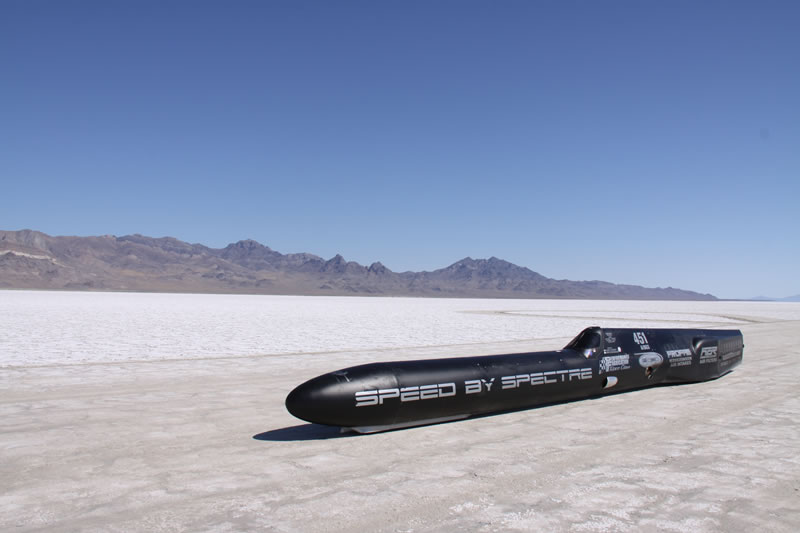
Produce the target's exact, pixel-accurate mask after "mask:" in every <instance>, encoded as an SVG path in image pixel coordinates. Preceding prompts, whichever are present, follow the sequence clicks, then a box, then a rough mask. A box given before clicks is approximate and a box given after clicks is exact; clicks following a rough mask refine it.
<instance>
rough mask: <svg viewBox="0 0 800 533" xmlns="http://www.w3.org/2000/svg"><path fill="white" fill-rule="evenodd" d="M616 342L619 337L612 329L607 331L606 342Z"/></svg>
mask: <svg viewBox="0 0 800 533" xmlns="http://www.w3.org/2000/svg"><path fill="white" fill-rule="evenodd" d="M615 342H617V338H616V337H615V336H614V334H613V333H612V332H610V331H606V344H614V343H615Z"/></svg>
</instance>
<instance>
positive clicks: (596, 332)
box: [564, 326, 603, 357]
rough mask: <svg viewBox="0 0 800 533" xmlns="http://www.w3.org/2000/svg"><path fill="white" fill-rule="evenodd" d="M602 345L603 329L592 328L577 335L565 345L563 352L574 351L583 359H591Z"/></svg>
mask: <svg viewBox="0 0 800 533" xmlns="http://www.w3.org/2000/svg"><path fill="white" fill-rule="evenodd" d="M602 344H603V329H602V328H600V327H599V326H592V327H590V328H586V329H585V330H583V331H581V332H580V333H578V336H577V337H575V338H574V339H572V340H571V341H570V342H569V344H567V345H566V346H565V347H564V349H565V350H575V351H576V352H578V353H580V354H582V355H583V356H584V357H592V356H594V355H595V354H596V353H597V351H598V350H599V348H600V346H601V345H602Z"/></svg>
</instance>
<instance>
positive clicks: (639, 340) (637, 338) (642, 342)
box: [633, 331, 650, 350]
mask: <svg viewBox="0 0 800 533" xmlns="http://www.w3.org/2000/svg"><path fill="white" fill-rule="evenodd" d="M633 342H635V343H636V344H638V345H639V347H640V348H641V349H642V350H649V349H650V343H648V342H647V336H646V335H645V334H644V332H642V331H636V332H634V333H633Z"/></svg>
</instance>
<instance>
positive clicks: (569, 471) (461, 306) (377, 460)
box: [0, 291, 800, 533]
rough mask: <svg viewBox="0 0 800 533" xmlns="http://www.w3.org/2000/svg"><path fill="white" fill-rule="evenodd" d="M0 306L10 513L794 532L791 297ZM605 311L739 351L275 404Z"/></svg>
mask: <svg viewBox="0 0 800 533" xmlns="http://www.w3.org/2000/svg"><path fill="white" fill-rule="evenodd" d="M0 321H1V322H0V324H2V328H3V329H2V330H0V357H1V358H2V361H3V365H4V366H2V367H0V480H2V483H1V484H0V486H2V490H0V531H15V532H20V533H45V532H50V531H82V532H98V533H100V532H102V533H109V532H112V533H113V532H119V533H130V532H139V531H141V532H148V533H151V532H154V531H155V532H174V531H209V532H211V531H213V532H239V531H265V532H273V533H294V532H298V531H302V532H307V533H329V532H342V533H350V532H353V531H375V532H385V533H396V532H400V531H403V532H413V533H434V532H436V533H438V532H441V531H469V532H472V531H475V532H481V533H493V532H496V531H527V532H539V531H552V532H564V533H573V532H574V533H583V532H608V533H613V532H638V531H654V532H663V533H674V532H692V533H697V532H708V533H712V532H725V533H730V532H742V533H750V532H752V531H770V532H778V533H796V532H797V531H800V459H798V458H800V425H799V424H797V420H798V418H800V398H799V397H798V394H797V388H798V387H797V384H798V383H800V365H797V364H796V362H797V360H798V358H800V347H798V343H797V332H798V331H800V329H799V328H800V304H775V303H751V302H734V303H729V302H716V303H694V302H607V301H602V302H587V301H563V300H560V301H544V300H536V301H518V300H415V299H394V298H367V299H364V298H295V297H264V296H255V297H248V296H199V295H166V294H164V295H160V294H99V293H46V292H16V291H0ZM590 324H598V325H606V326H642V325H647V326H653V327H655V326H670V325H675V326H679V327H705V326H709V327H735V328H739V329H741V330H742V332H743V334H744V339H745V351H744V362H743V363H742V365H740V366H738V367H736V369H735V370H734V371H733V372H732V373H730V374H728V375H726V376H723V377H722V378H720V379H717V380H713V381H709V382H704V383H696V384H686V385H680V386H666V387H655V388H648V389H644V390H639V391H632V392H626V393H623V394H610V395H608V396H602V397H599V398H594V399H589V400H583V401H577V402H568V403H562V404H557V405H552V406H547V407H542V408H537V409H529V410H524V411H517V412H511V413H503V414H498V415H496V416H486V417H478V418H474V419H469V420H464V421H461V422H454V423H450V424H441V425H436V426H425V427H418V428H413V429H408V430H402V431H393V432H387V433H379V434H375V435H363V436H353V435H352V434H341V433H339V431H338V428H330V427H326V426H319V425H315V424H306V423H303V422H302V421H300V420H297V419H295V418H293V417H292V416H291V415H290V414H289V413H288V412H287V411H286V409H285V407H284V399H285V398H286V395H287V394H288V393H289V391H290V390H292V388H294V387H295V386H297V385H298V384H300V383H302V382H303V381H305V380H307V379H309V378H311V377H314V376H316V375H319V374H322V373H324V372H329V371H331V370H334V369H337V368H344V367H347V366H351V365H354V364H359V363H365V362H370V361H381V360H407V359H426V358H435V357H447V356H453V355H485V354H491V353H502V352H503V351H524V350H548V349H553V348H554V347H558V346H563V344H564V343H565V342H566V341H567V340H568V339H569V338H570V337H572V336H573V335H575V333H577V331H579V330H580V329H581V328H583V327H585V326H587V325H590ZM515 339H516V340H515ZM447 343H450V345H447ZM387 346H389V347H387ZM93 361H94V362H93Z"/></svg>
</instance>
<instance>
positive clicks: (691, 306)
mask: <svg viewBox="0 0 800 533" xmlns="http://www.w3.org/2000/svg"><path fill="white" fill-rule="evenodd" d="M744 316H747V317H749V318H747V319H744V318H743V317H744ZM753 317H755V319H756V320H759V319H764V320H794V319H798V318H800V304H785V303H769V302H766V303H762V302H652V301H646V302H641V301H592V300H485V299H430V298H371V297H314V296H247V295H208V294H152V293H95V292H49V291H0V324H2V335H0V367H11V366H29V365H62V364H74V363H96V362H124V361H154V360H169V359H190V358H209V357H242V356H254V355H276V354H291V353H315V352H339V351H354V350H375V349H390V348H405V347H424V346H448V345H456V344H476V343H498V342H500V343H502V342H512V341H526V340H537V339H547V338H562V337H572V336H574V335H576V334H577V333H578V332H579V331H580V330H582V329H583V328H585V327H587V326H590V325H600V326H605V327H641V326H643V325H647V326H648V327H724V326H726V325H728V326H732V327H733V326H736V325H737V324H741V323H743V322H746V321H748V320H753V319H754V318H753Z"/></svg>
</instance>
